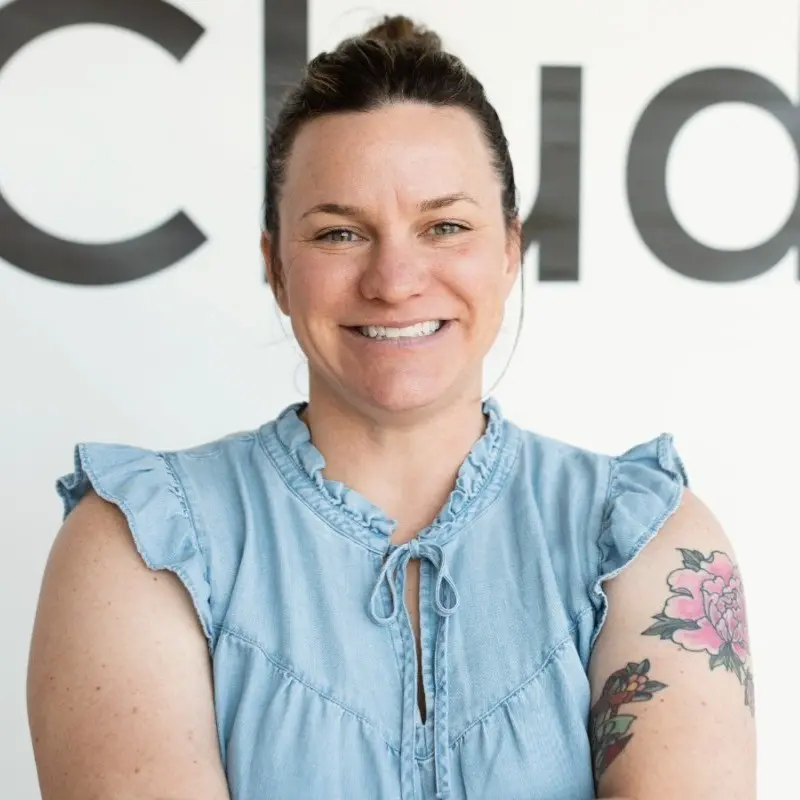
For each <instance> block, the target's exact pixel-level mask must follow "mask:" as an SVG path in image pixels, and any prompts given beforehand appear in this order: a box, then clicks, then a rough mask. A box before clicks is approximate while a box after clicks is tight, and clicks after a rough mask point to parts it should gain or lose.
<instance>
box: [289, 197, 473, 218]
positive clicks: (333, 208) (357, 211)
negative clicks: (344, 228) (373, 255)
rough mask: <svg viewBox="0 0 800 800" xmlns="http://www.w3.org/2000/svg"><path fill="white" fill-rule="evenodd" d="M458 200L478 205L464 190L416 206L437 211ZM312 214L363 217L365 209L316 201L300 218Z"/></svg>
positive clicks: (423, 209) (420, 209) (424, 201)
mask: <svg viewBox="0 0 800 800" xmlns="http://www.w3.org/2000/svg"><path fill="white" fill-rule="evenodd" d="M460 202H467V203H472V204H473V205H476V206H477V205H479V204H478V201H477V200H475V199H474V198H472V197H470V196H469V195H468V194H466V193H465V192H454V193H453V194H446V195H443V196H442V197H433V198H431V199H430V200H423V201H422V202H421V203H419V204H418V206H417V208H418V210H419V211H421V212H425V211H437V210H439V209H440V208H447V207H448V206H452V205H455V203H460ZM312 214H334V215H336V216H338V217H363V216H366V211H365V210H364V209H363V208H359V207H358V206H349V205H344V204H342V203H318V204H317V205H315V206H312V207H311V208H309V209H308V211H306V212H305V213H304V214H303V216H302V217H300V219H305V218H306V217H309V216H311V215H312Z"/></svg>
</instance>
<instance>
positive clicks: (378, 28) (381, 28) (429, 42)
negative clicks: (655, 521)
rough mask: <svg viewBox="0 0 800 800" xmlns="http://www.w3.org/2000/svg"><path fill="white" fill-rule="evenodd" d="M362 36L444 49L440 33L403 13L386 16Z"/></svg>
mask: <svg viewBox="0 0 800 800" xmlns="http://www.w3.org/2000/svg"><path fill="white" fill-rule="evenodd" d="M362 38H363V39H371V40H372V41H378V42H408V43H410V44H414V45H417V46H420V47H424V48H425V49H426V50H441V49H442V40H441V39H440V38H439V35H438V34H436V33H434V32H433V31H430V30H427V29H426V28H424V27H422V26H420V25H417V24H416V23H415V22H414V21H413V20H412V19H409V18H408V17H405V16H403V15H397V16H394V17H390V16H388V15H387V16H385V17H384V18H383V20H382V21H381V22H380V23H379V24H378V25H375V26H374V27H372V28H370V29H369V30H368V31H367V32H366V33H364V34H363V35H362Z"/></svg>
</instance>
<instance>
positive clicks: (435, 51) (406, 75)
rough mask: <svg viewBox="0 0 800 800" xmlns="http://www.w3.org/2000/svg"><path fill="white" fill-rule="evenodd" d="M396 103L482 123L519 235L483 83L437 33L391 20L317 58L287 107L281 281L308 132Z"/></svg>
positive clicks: (269, 198) (272, 162)
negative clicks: (287, 206) (291, 200)
mask: <svg viewBox="0 0 800 800" xmlns="http://www.w3.org/2000/svg"><path fill="white" fill-rule="evenodd" d="M395 102H418V103H427V104H429V105H432V106H440V107H447V106H449V107H459V108H463V109H465V110H466V111H468V112H469V113H470V114H471V115H472V116H473V117H474V118H475V119H476V120H477V121H478V123H479V124H480V126H481V128H482V129H483V132H484V135H485V137H486V142H487V144H488V145H489V149H490V152H491V154H492V162H493V166H494V169H495V170H496V172H497V176H498V178H499V179H500V182H501V184H502V206H503V216H504V218H505V221H506V226H507V228H508V229H509V230H511V229H512V228H513V229H514V230H516V224H515V223H516V220H517V218H518V211H519V209H518V202H517V188H516V184H515V181H514V168H513V166H512V163H511V157H510V154H509V149H508V141H507V139H506V136H505V133H504V132H503V126H502V124H501V122H500V118H499V117H498V115H497V112H496V111H495V109H494V106H492V104H491V103H490V102H489V100H488V99H487V97H486V92H485V91H484V88H483V85H482V84H481V83H480V81H478V79H477V78H476V77H475V76H474V75H473V74H472V73H471V72H470V71H469V70H468V69H467V68H466V66H465V65H464V64H463V62H462V61H461V60H460V59H458V58H457V57H456V56H454V55H452V54H450V53H447V52H445V51H444V50H443V49H442V42H441V39H440V38H439V36H438V35H437V34H436V33H434V32H433V31H430V30H427V29H425V28H423V27H421V26H418V25H416V24H415V23H414V22H413V21H412V20H410V19H409V18H408V17H405V16H392V17H390V16H386V17H384V18H383V20H382V22H381V23H380V24H378V25H376V26H374V27H372V28H370V29H369V30H368V31H367V32H366V33H364V34H362V35H360V36H356V37H352V38H348V39H345V40H344V41H342V42H341V43H340V44H339V45H338V47H337V48H336V49H335V50H333V51H332V52H327V53H321V54H320V55H318V56H316V58H314V59H313V60H312V61H311V62H309V64H308V65H307V67H306V69H305V72H304V74H303V77H302V79H301V80H300V83H299V84H298V85H297V86H296V87H295V88H294V89H293V90H292V91H291V92H290V93H289V95H288V96H287V97H286V99H285V101H284V104H283V107H282V108H281V111H280V113H279V115H278V118H277V120H276V124H275V127H274V129H273V131H272V134H271V136H270V140H269V145H268V149H267V179H266V197H265V202H264V219H263V224H264V230H265V232H266V233H267V234H269V236H270V238H271V240H272V248H273V253H274V254H275V255H274V256H273V257H272V258H271V259H270V262H271V263H270V265H269V269H270V272H271V276H272V277H273V279H275V280H276V281H279V280H280V274H279V270H278V266H277V265H278V258H277V248H278V240H279V235H280V218H279V214H278V203H279V200H280V194H281V189H282V187H283V184H284V181H285V177H286V164H287V160H288V158H289V155H290V153H291V149H292V145H293V144H294V140H295V138H296V136H297V134H298V132H299V131H300V129H301V128H302V127H303V125H305V124H306V123H307V122H309V121H310V120H313V119H316V118H318V117H320V116H323V115H326V114H336V113H344V112H354V111H355V112H357V111H371V110H374V109H378V108H381V107H382V106H386V105H389V104H392V103H395ZM519 235H520V236H521V233H520V234H519ZM521 245H522V243H521V242H520V246H521Z"/></svg>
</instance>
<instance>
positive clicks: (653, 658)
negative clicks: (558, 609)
mask: <svg viewBox="0 0 800 800" xmlns="http://www.w3.org/2000/svg"><path fill="white" fill-rule="evenodd" d="M605 590H606V593H607V596H608V616H607V618H606V622H605V625H604V627H603V629H602V630H601V632H600V635H599V636H598V639H597V642H596V644H595V648H594V650H593V653H592V659H591V665H590V679H591V684H592V715H591V720H590V734H591V738H592V746H593V751H594V760H595V776H596V778H597V779H598V797H601V798H602V797H614V796H624V797H631V798H636V800H662V798H663V800H667V798H669V799H670V800H672V798H675V797H680V798H682V800H695V799H696V800H700V799H701V798H702V800H712V799H714V798H725V800H752V798H754V797H755V723H754V719H753V711H754V707H753V686H752V671H751V658H750V650H749V642H748V637H747V625H746V618H745V606H744V594H743V591H742V586H741V578H740V577H739V570H738V566H737V564H736V560H735V556H734V554H733V552H732V549H731V546H730V543H729V542H728V540H727V537H726V536H725V534H724V532H723V531H722V529H721V528H720V525H719V523H718V522H717V520H716V519H715V518H714V516H713V515H712V514H711V512H710V511H709V510H708V509H707V508H706V507H705V506H704V505H703V503H702V502H701V501H700V500H699V499H698V498H697V497H696V496H695V495H694V494H692V493H691V492H690V491H689V490H688V489H687V490H685V492H684V497H683V501H682V503H681V505H680V507H679V508H678V510H677V511H676V512H675V514H673V515H672V516H671V517H670V519H669V520H668V521H667V522H666V523H665V524H664V527H663V529H662V530H661V532H660V533H659V534H658V535H657V536H656V537H655V539H653V541H652V542H650V543H649V544H648V545H647V546H646V547H645V548H644V549H643V550H642V552H641V553H640V555H639V556H638V557H637V558H636V559H635V560H634V561H633V563H632V564H631V565H630V566H629V567H628V568H627V569H625V570H623V571H622V572H621V573H620V574H619V575H617V577H615V578H613V579H611V580H610V581H608V582H607V584H606V585H605ZM623 751H624V752H623Z"/></svg>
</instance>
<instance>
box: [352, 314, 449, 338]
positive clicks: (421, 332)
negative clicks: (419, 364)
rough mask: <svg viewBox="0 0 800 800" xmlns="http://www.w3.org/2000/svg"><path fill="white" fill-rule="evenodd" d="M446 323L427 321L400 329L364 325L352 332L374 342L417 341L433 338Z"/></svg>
mask: <svg viewBox="0 0 800 800" xmlns="http://www.w3.org/2000/svg"><path fill="white" fill-rule="evenodd" d="M445 324H446V323H445V322H444V321H442V320H438V319H437V320H428V321H426V322H418V323H416V324H415V325H408V326H406V327H402V328H395V327H387V326H384V325H364V326H360V327H356V328H353V329H352V330H354V331H358V333H360V334H361V335H362V336H365V337H366V338H368V339H373V340H375V341H386V340H393V341H395V340H403V339H419V338H424V337H427V336H433V335H434V334H435V333H437V332H438V331H439V330H441V328H442V327H443V326H444V325H445Z"/></svg>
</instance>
